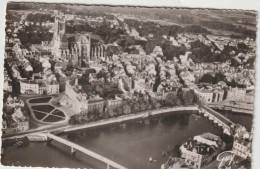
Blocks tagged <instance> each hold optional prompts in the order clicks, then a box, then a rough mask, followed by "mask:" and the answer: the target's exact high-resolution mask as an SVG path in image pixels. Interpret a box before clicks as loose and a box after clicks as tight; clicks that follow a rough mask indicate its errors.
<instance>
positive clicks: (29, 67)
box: [24, 62, 33, 72]
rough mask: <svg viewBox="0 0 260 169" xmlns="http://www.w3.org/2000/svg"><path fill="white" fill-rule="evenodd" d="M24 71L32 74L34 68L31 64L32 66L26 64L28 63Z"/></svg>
mask: <svg viewBox="0 0 260 169" xmlns="http://www.w3.org/2000/svg"><path fill="white" fill-rule="evenodd" d="M24 70H25V71H26V72H32V71H33V68H32V66H31V64H30V63H29V62H26V63H25V64H24Z"/></svg>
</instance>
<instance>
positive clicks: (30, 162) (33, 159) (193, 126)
mask: <svg viewBox="0 0 260 169" xmlns="http://www.w3.org/2000/svg"><path fill="white" fill-rule="evenodd" d="M232 118H234V120H235V122H238V123H240V121H241V123H245V124H247V128H249V129H250V128H251V125H252V116H246V117H244V116H243V115H239V114H237V115H232ZM232 118H231V120H233V119H232ZM146 122H148V120H146ZM133 123H134V124H133ZM204 132H211V133H213V134H216V135H219V134H220V130H219V129H218V128H216V127H214V126H213V125H212V123H211V122H210V121H208V120H207V119H204V118H203V117H199V116H197V115H194V114H191V113H190V112H185V113H184V112H179V113H175V114H172V115H164V116H162V117H155V118H153V119H152V120H149V123H137V122H131V123H128V124H127V125H126V126H119V125H117V126H109V127H104V128H99V129H91V130H90V129H88V130H82V131H78V132H74V133H73V136H74V137H73V139H72V138H71V137H69V136H68V135H70V136H71V135H72V134H66V135H63V136H62V137H64V138H65V139H69V140H71V141H73V142H75V143H77V144H79V145H81V146H83V147H86V148H88V149H90V150H92V151H94V152H96V153H98V154H100V155H103V156H105V157H107V158H108V159H111V160H113V161H115V162H117V163H119V164H121V165H123V166H125V167H127V168H130V169H159V168H160V166H161V164H162V163H164V162H166V161H167V157H164V156H162V152H163V151H165V150H167V149H168V148H169V147H173V146H175V145H177V144H180V143H182V142H185V141H186V140H187V139H188V138H191V137H193V136H195V135H199V134H202V133H204ZM75 135H76V137H75ZM149 157H152V158H153V159H154V161H153V162H152V163H150V162H149ZM2 164H3V165H15V166H32V167H38V166H41V167H59V168H61V167H66V168H92V169H102V168H106V166H105V164H103V163H102V162H99V161H97V160H95V159H93V158H91V157H87V156H86V155H83V154H81V153H80V152H76V154H75V155H71V154H70V149H69V148H68V147H67V146H64V145H60V144H58V143H57V142H55V141H52V143H51V144H50V145H47V144H46V143H30V144H29V146H28V147H25V148H21V149H17V148H15V147H10V148H7V149H6V150H5V157H4V159H2Z"/></svg>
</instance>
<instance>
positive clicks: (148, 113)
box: [50, 106, 199, 132]
mask: <svg viewBox="0 0 260 169" xmlns="http://www.w3.org/2000/svg"><path fill="white" fill-rule="evenodd" d="M198 110H199V109H198V106H188V107H172V108H162V109H157V110H148V111H144V112H141V113H137V114H129V115H123V116H119V117H115V118H110V119H104V120H99V121H96V122H90V123H87V124H83V125H82V124H81V125H76V126H75V125H73V126H67V127H65V128H64V129H63V130H60V131H62V132H71V131H75V130H81V129H87V128H94V127H99V126H104V125H109V124H116V123H122V122H126V121H130V120H135V119H143V118H147V117H150V116H155V115H159V114H165V113H169V112H172V113H174V112H178V111H198ZM55 131H56V132H57V130H55V129H54V130H51V131H50V132H55Z"/></svg>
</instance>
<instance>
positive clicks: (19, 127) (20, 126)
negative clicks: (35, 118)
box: [12, 108, 29, 131]
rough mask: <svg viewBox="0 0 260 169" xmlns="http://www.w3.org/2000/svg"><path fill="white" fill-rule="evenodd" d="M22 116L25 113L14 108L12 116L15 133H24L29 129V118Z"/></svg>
mask: <svg viewBox="0 0 260 169" xmlns="http://www.w3.org/2000/svg"><path fill="white" fill-rule="evenodd" d="M24 114H25V112H24V111H22V109H21V108H16V109H15V110H14V113H13V114H12V119H13V121H14V126H15V128H16V131H26V130H28V129H29V118H28V117H26V116H25V115H24Z"/></svg>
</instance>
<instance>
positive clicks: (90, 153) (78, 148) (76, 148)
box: [46, 132, 126, 169]
mask: <svg viewBox="0 0 260 169" xmlns="http://www.w3.org/2000/svg"><path fill="white" fill-rule="evenodd" d="M46 136H47V137H48V140H49V141H51V140H55V141H57V142H59V143H62V144H64V145H67V146H69V147H70V148H71V153H75V152H76V151H80V152H82V153H83V154H86V155H88V156H91V157H93V158H95V159H97V160H99V161H102V162H104V163H105V164H106V165H107V169H110V168H111V167H112V168H115V169H126V167H124V166H122V165H120V164H118V163H116V162H114V161H111V160H109V159H107V158H106V157H103V156H101V155H99V154H97V153H95V152H93V151H91V150H88V149H86V148H85V147H82V146H80V145H78V144H75V143H73V142H71V141H68V140H66V139H64V138H61V137H58V136H56V135H53V134H51V133H49V132H47V133H46Z"/></svg>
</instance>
